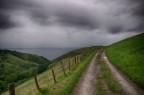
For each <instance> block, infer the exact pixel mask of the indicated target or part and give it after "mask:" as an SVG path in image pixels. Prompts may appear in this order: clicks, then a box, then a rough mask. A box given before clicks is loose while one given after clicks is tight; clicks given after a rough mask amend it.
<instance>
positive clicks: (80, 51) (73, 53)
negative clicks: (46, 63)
mask: <svg viewBox="0 0 144 95" xmlns="http://www.w3.org/2000/svg"><path fill="white" fill-rule="evenodd" d="M100 47H101V46H92V47H85V48H80V49H76V50H73V51H71V52H68V53H66V54H64V55H62V56H60V57H58V58H56V59H54V60H53V62H56V61H59V60H61V59H65V58H70V57H74V56H76V55H79V54H84V53H85V54H88V53H91V52H93V51H94V50H95V49H96V48H100Z"/></svg>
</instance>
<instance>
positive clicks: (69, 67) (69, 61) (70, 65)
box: [69, 59, 71, 71]
mask: <svg viewBox="0 0 144 95" xmlns="http://www.w3.org/2000/svg"><path fill="white" fill-rule="evenodd" d="M70 66H71V60H70V59H69V71H70V69H71V67H70Z"/></svg>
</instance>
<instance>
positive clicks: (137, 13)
mask: <svg viewBox="0 0 144 95" xmlns="http://www.w3.org/2000/svg"><path fill="white" fill-rule="evenodd" d="M143 5H144V0H0V46H1V45H3V47H12V44H13V45H14V46H15V47H20V46H24V47H39V46H43V47H48V46H51V47H53V46H55V47H58V46H61V47H67V46H69V47H70V46H83V45H91V44H93V43H95V44H102V45H105V44H111V43H112V42H115V41H118V40H121V39H123V38H127V37H130V36H132V35H135V34H138V33H141V32H144V6H143ZM1 31H6V32H1ZM90 31H91V32H90ZM113 34H114V35H113ZM7 38H9V39H7ZM1 47H2V46H1Z"/></svg>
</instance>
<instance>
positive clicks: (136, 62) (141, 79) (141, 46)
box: [106, 34, 144, 88]
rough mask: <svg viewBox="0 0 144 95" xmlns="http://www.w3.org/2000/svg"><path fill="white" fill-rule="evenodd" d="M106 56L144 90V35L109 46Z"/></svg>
mask: <svg viewBox="0 0 144 95" xmlns="http://www.w3.org/2000/svg"><path fill="white" fill-rule="evenodd" d="M106 54H107V56H108V58H109V59H110V60H111V62H112V63H113V64H114V65H116V66H117V67H118V68H119V69H120V70H121V71H122V72H123V73H125V74H126V75H127V76H128V77H129V78H130V79H131V80H132V81H133V82H135V83H137V84H138V85H139V86H140V87H142V88H144V76H143V73H144V61H143V57H144V34H140V35H137V36H134V37H131V38H128V39H125V40H122V41H120V42H117V43H114V44H112V45H110V46H108V47H107V48H106Z"/></svg>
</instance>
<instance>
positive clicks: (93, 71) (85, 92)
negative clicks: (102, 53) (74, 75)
mask: <svg viewBox="0 0 144 95" xmlns="http://www.w3.org/2000/svg"><path fill="white" fill-rule="evenodd" d="M97 54H98V53H97ZM97 54H96V55H95V56H94V57H93V59H92V61H91V63H90V64H89V66H88V67H87V69H86V71H85V72H84V73H83V75H82V77H81V78H80V81H79V83H78V84H77V86H76V87H75V89H74V91H73V93H72V95H96V75H97V73H98V72H99V67H98V66H96V57H97Z"/></svg>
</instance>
